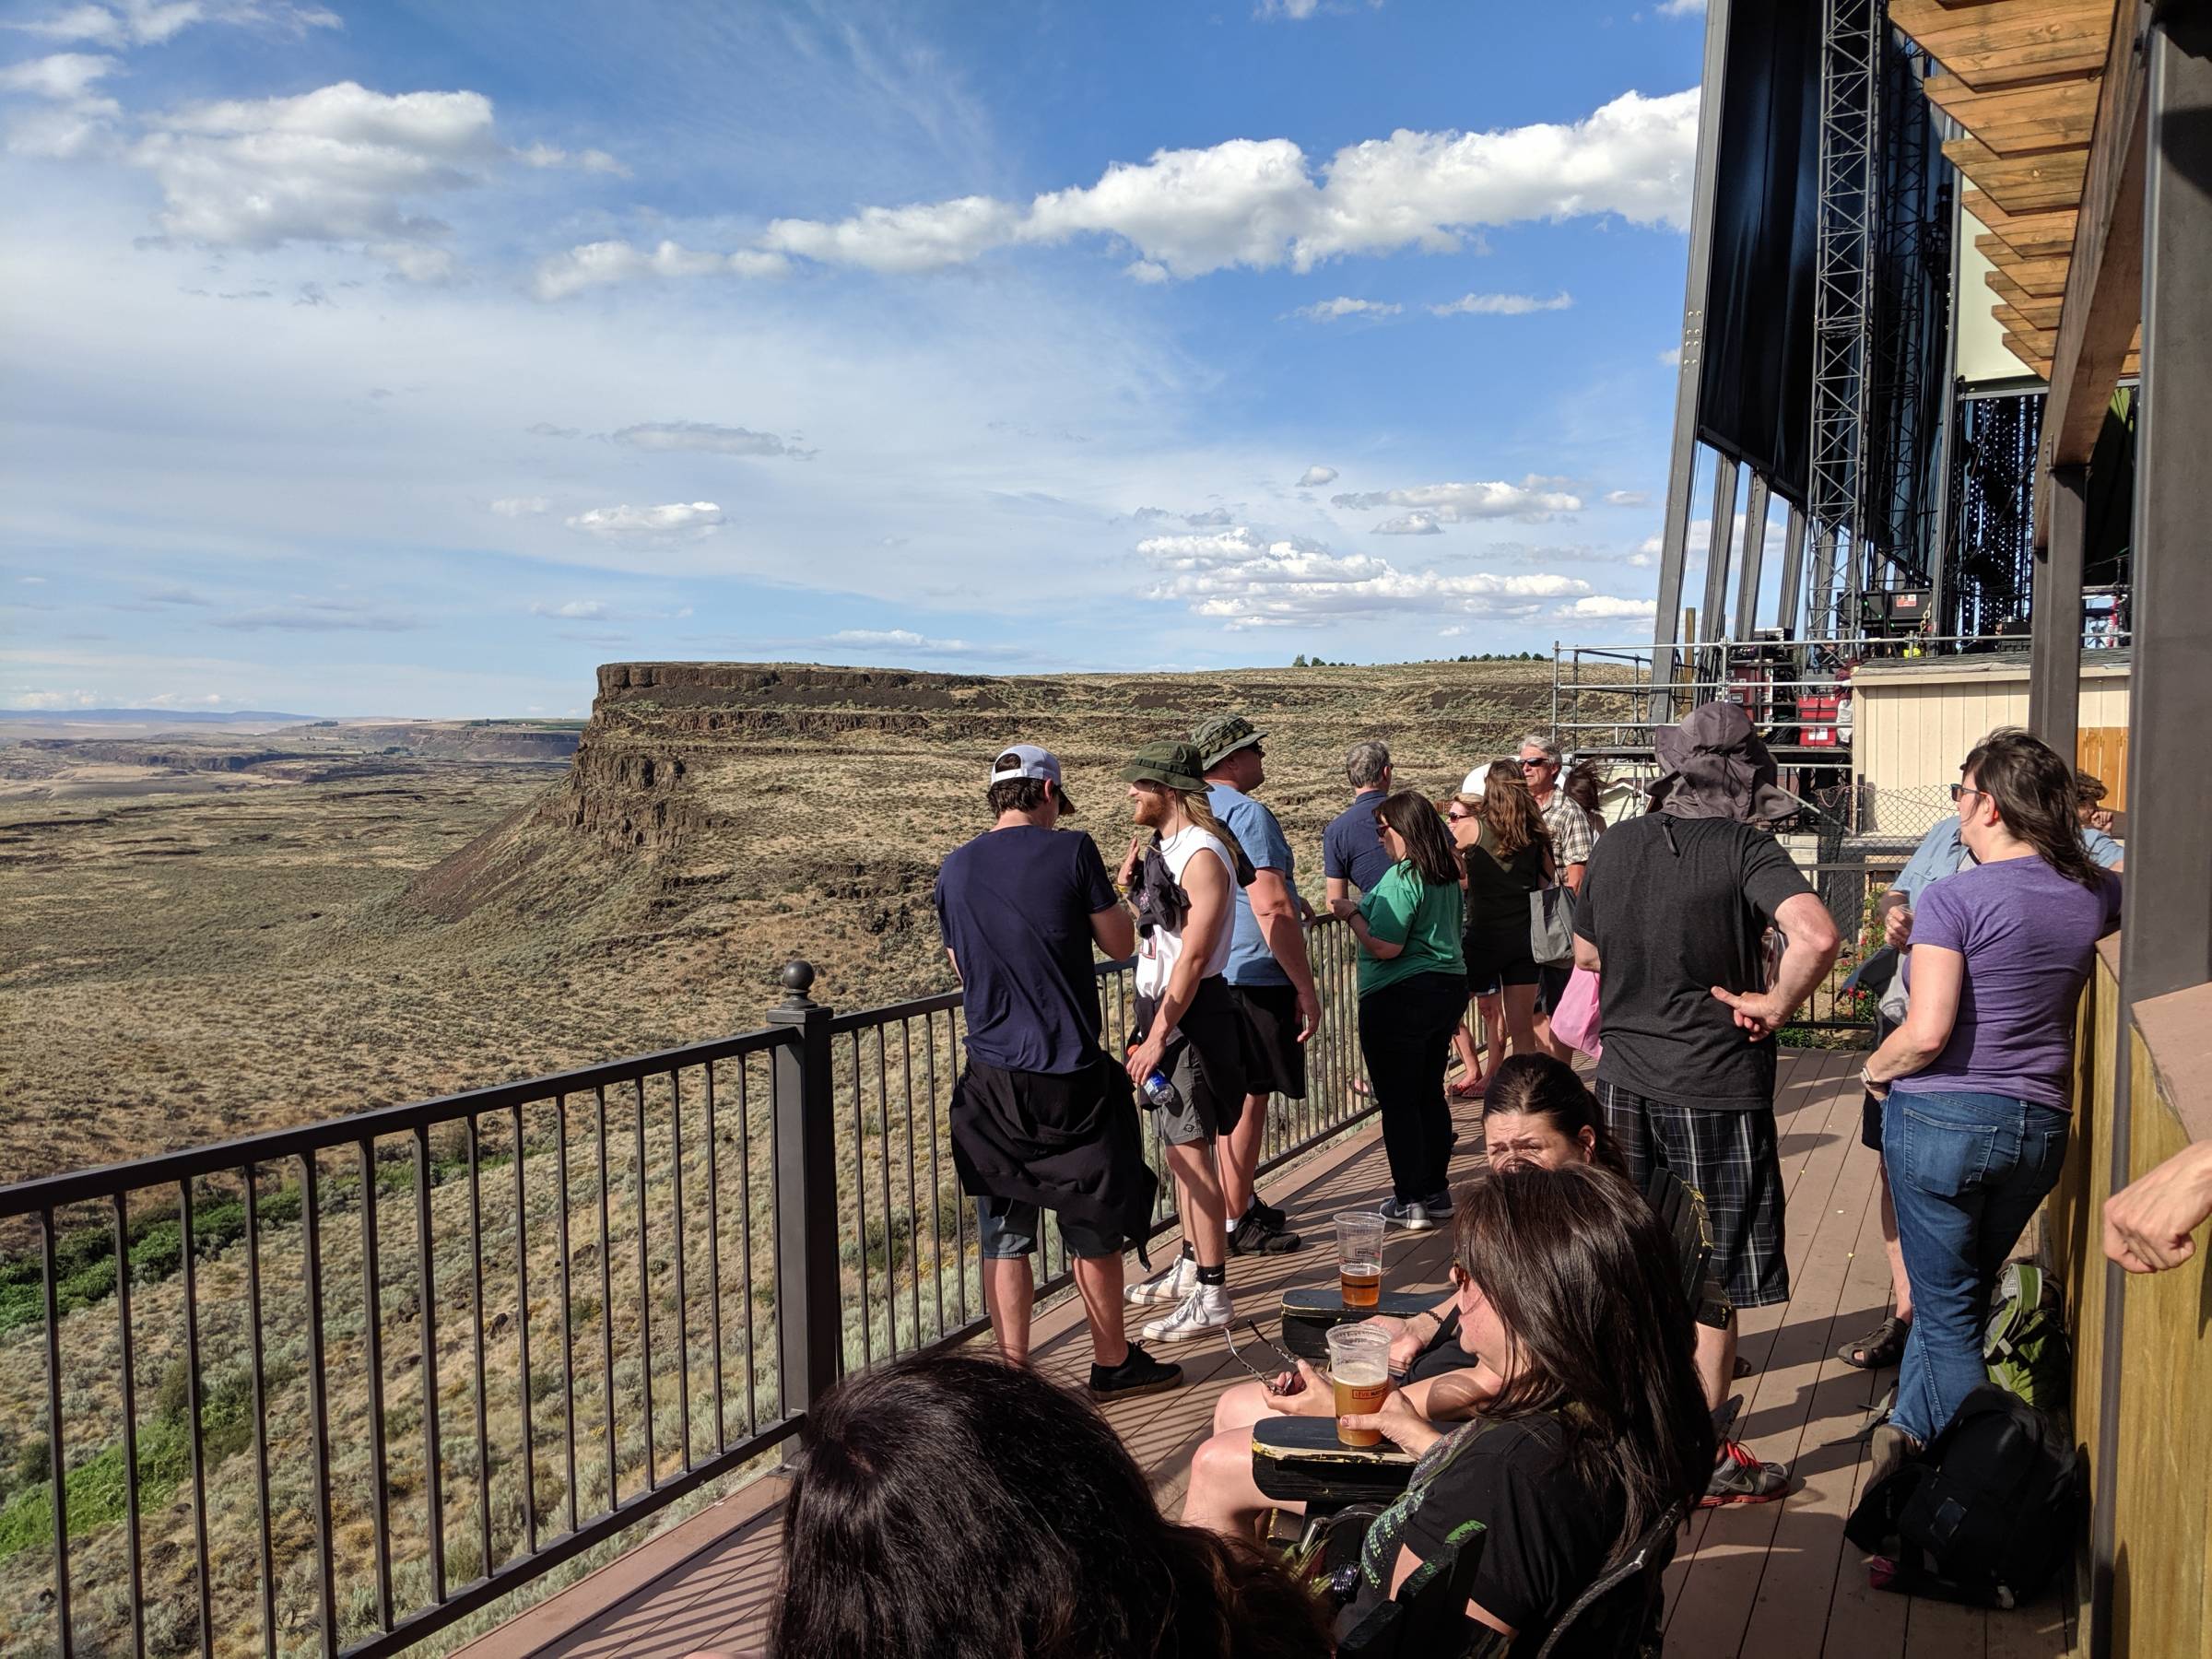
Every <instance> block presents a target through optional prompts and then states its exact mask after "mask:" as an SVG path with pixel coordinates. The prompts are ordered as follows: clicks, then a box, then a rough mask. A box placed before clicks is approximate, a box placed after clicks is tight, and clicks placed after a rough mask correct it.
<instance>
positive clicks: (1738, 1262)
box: [1597, 1080, 1790, 1308]
mask: <svg viewBox="0 0 2212 1659" xmlns="http://www.w3.org/2000/svg"><path fill="white" fill-rule="evenodd" d="M1597 1103H1598V1108H1599V1110H1600V1111H1602V1112H1604V1113H1605V1114H1606V1134H1608V1135H1611V1136H1612V1137H1613V1143H1614V1145H1616V1146H1618V1147H1619V1148H1620V1153H1621V1156H1622V1157H1623V1158H1625V1159H1627V1160H1628V1164H1629V1175H1630V1179H1631V1180H1633V1181H1634V1182H1636V1184H1637V1186H1638V1188H1639V1189H1640V1190H1641V1189H1642V1188H1644V1187H1646V1186H1647V1185H1648V1180H1647V1178H1648V1176H1649V1174H1650V1171H1651V1167H1652V1165H1653V1163H1654V1162H1657V1163H1659V1164H1662V1165H1664V1166H1665V1167H1666V1168H1667V1169H1669V1170H1672V1171H1674V1172H1675V1173H1676V1174H1677V1175H1678V1176H1679V1177H1681V1179H1682V1182H1683V1183H1684V1184H1685V1185H1687V1186H1688V1187H1689V1188H1690V1189H1692V1190H1693V1191H1694V1192H1695V1193H1696V1194H1698V1196H1699V1197H1700V1198H1702V1199H1703V1200H1704V1201H1705V1213H1706V1216H1707V1218H1709V1219H1710V1220H1711V1222H1712V1273H1713V1277H1715V1278H1717V1279H1718V1280H1719V1281H1720V1283H1721V1288H1723V1289H1724V1290H1725V1291H1726V1292H1727V1294H1728V1300H1729V1302H1730V1303H1731V1304H1732V1305H1733V1306H1735V1307H1737V1308H1763V1307H1766V1306H1768V1305H1770V1304H1771V1303H1774V1302H1783V1301H1787V1300H1790V1265H1789V1262H1788V1260H1787V1259H1786V1258H1785V1257H1784V1256H1783V1230H1782V1225H1783V1191H1782V1154H1781V1150H1780V1148H1779V1147H1778V1146H1777V1144H1776V1142H1775V1138H1774V1114H1773V1113H1772V1112H1716V1111H1713V1110H1712V1109H1711V1108H1709V1107H1700V1106H1674V1105H1669V1104H1668V1103H1667V1102H1665V1101H1664V1100H1646V1099H1645V1098H1644V1097H1643V1096H1641V1095H1639V1094H1634V1093H1631V1092H1630V1090H1628V1089H1625V1088H1618V1087H1616V1086H1615V1085H1613V1084H1611V1083H1606V1082H1604V1081H1602V1080H1601V1081H1600V1082H1599V1083H1598V1085H1597Z"/></svg>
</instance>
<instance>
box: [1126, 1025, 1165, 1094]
mask: <svg viewBox="0 0 2212 1659" xmlns="http://www.w3.org/2000/svg"><path fill="white" fill-rule="evenodd" d="M1167 1052H1168V1040H1167V1039H1166V1038H1165V1037H1163V1036H1159V1035H1154V1036H1150V1037H1147V1038H1146V1039H1145V1040H1144V1041H1142V1042H1140V1043H1138V1044H1137V1045H1136V1046H1135V1048H1133V1049H1131V1050H1130V1051H1129V1064H1128V1065H1127V1067H1126V1068H1125V1069H1126V1070H1127V1071H1128V1073H1129V1081H1130V1082H1132V1083H1134V1084H1135V1085H1136V1086H1137V1088H1139V1089H1142V1088H1144V1086H1145V1079H1146V1078H1147V1077H1150V1076H1151V1075H1152V1074H1153V1073H1154V1072H1156V1071H1158V1070H1159V1063H1160V1061H1161V1060H1162V1059H1163V1058H1165V1057H1166V1055H1167Z"/></svg>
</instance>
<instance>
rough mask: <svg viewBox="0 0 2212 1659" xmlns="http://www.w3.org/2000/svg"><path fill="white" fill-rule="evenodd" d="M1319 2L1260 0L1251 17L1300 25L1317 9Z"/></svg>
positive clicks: (1307, 0) (1313, 0)
mask: <svg viewBox="0 0 2212 1659" xmlns="http://www.w3.org/2000/svg"><path fill="white" fill-rule="evenodd" d="M1320 5H1321V0H1260V9H1259V10H1258V11H1257V12H1255V13H1253V16H1255V17H1260V18H1289V19H1290V20H1291V21H1292V22H1294V23H1302V22H1304V21H1305V20H1306V19H1307V18H1310V17H1312V15H1313V13H1314V12H1315V11H1316V10H1317V9H1318V8H1319V6H1320Z"/></svg>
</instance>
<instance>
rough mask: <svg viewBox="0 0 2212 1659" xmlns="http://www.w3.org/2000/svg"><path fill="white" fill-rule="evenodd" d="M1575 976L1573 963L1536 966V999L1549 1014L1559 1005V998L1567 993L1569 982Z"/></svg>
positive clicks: (1540, 964) (1539, 964)
mask: <svg viewBox="0 0 2212 1659" xmlns="http://www.w3.org/2000/svg"><path fill="white" fill-rule="evenodd" d="M1573 977H1574V968H1573V965H1572V964H1571V963H1570V964H1569V965H1568V966H1566V967H1564V968H1547V967H1545V966H1544V965H1543V964H1542V963H1538V964H1537V966H1536V985H1537V987H1538V989H1537V993H1536V1001H1537V1003H1538V1005H1539V1006H1541V1007H1542V1008H1543V1010H1544V1012H1545V1013H1547V1014H1549V1013H1551V1012H1552V1011H1553V1010H1554V1009H1556V1008H1557V1007H1558V1006H1559V998H1561V997H1562V996H1564V995H1566V994H1567V982H1568V981H1569V980H1571V979H1572V978H1573Z"/></svg>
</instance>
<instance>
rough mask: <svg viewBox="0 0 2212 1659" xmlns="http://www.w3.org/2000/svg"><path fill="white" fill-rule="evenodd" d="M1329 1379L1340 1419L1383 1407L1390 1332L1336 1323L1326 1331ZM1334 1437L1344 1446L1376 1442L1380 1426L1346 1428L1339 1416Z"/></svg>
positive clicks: (1367, 1444) (1358, 1325) (1388, 1369)
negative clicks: (1331, 1328) (1332, 1328)
mask: <svg viewBox="0 0 2212 1659" xmlns="http://www.w3.org/2000/svg"><path fill="white" fill-rule="evenodd" d="M1329 1382H1330V1384H1331V1386H1332V1387H1334V1388H1335V1391H1336V1416H1337V1417H1338V1418H1339V1419H1342V1418H1347V1417H1353V1416H1358V1415H1363V1414H1365V1413H1367V1412H1371V1411H1380V1410H1382V1400H1383V1396H1384V1395H1386V1394H1389V1393H1390V1335H1389V1333H1388V1332H1385V1331H1382V1330H1378V1329H1376V1328H1375V1327H1374V1326H1373V1325H1370V1324H1345V1325H1338V1326H1336V1327H1335V1329H1334V1330H1332V1331H1331V1332H1330V1333H1329ZM1336 1439H1337V1440H1338V1441H1339V1442H1341V1443H1342V1444H1344V1445H1347V1446H1373V1445H1379V1444H1380V1443H1381V1442H1382V1430H1379V1429H1347V1428H1346V1427H1345V1426H1344V1424H1343V1422H1342V1421H1341V1420H1340V1421H1338V1423H1337V1425H1336Z"/></svg>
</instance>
